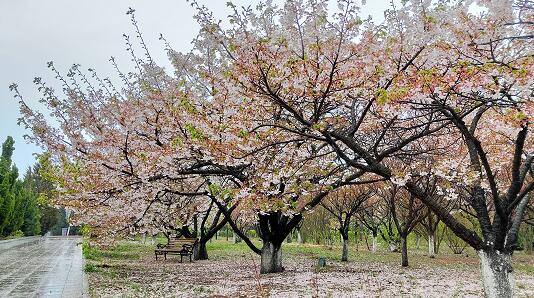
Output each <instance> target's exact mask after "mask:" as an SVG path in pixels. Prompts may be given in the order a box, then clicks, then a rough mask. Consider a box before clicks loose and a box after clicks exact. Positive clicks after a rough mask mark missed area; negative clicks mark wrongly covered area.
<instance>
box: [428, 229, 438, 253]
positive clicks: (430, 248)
mask: <svg viewBox="0 0 534 298" xmlns="http://www.w3.org/2000/svg"><path fill="white" fill-rule="evenodd" d="M435 247H436V245H435V243H434V235H433V234H428V256H429V257H431V258H434V257H436V252H435V250H434V248H435Z"/></svg>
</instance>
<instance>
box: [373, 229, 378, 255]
mask: <svg viewBox="0 0 534 298" xmlns="http://www.w3.org/2000/svg"><path fill="white" fill-rule="evenodd" d="M377 250H378V237H377V235H376V233H373V246H372V248H371V252H373V253H375V252H376V251H377Z"/></svg>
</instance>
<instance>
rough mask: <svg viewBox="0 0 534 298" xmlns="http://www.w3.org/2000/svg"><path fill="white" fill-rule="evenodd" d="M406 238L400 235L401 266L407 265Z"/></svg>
mask: <svg viewBox="0 0 534 298" xmlns="http://www.w3.org/2000/svg"><path fill="white" fill-rule="evenodd" d="M406 238H407V237H406V236H401V253H402V257H401V260H402V261H401V265H402V267H408V241H407V239H406Z"/></svg>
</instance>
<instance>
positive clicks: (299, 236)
mask: <svg viewBox="0 0 534 298" xmlns="http://www.w3.org/2000/svg"><path fill="white" fill-rule="evenodd" d="M297 243H298V244H302V235H301V234H300V229H297Z"/></svg>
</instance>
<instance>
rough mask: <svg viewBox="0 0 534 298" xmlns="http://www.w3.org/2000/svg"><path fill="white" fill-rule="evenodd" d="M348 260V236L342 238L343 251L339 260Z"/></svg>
mask: <svg viewBox="0 0 534 298" xmlns="http://www.w3.org/2000/svg"><path fill="white" fill-rule="evenodd" d="M348 260H349V238H348V237H347V238H345V237H344V238H343V253H342V254H341V261H342V262H347V261H348Z"/></svg>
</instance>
